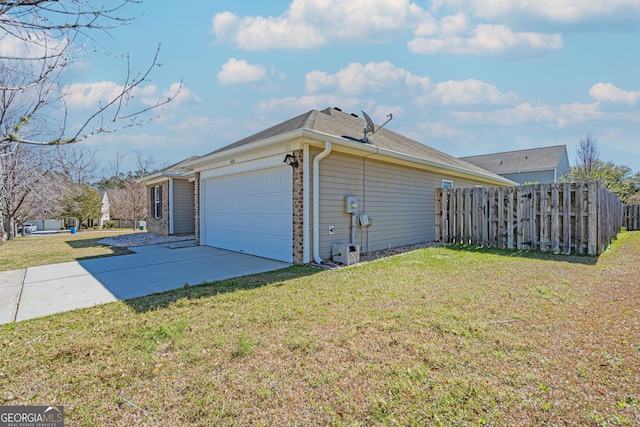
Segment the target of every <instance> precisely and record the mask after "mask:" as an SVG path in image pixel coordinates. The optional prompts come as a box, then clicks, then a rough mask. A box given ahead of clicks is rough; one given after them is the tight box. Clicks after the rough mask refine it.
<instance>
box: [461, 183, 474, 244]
mask: <svg viewBox="0 0 640 427" xmlns="http://www.w3.org/2000/svg"><path fill="white" fill-rule="evenodd" d="M463 191H464V199H463V200H464V235H463V238H464V243H465V244H469V243H471V240H472V238H473V229H472V227H471V216H472V212H473V208H472V206H473V205H472V204H471V189H470V188H465V189H464V190H463Z"/></svg>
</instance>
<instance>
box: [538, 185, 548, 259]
mask: <svg viewBox="0 0 640 427" xmlns="http://www.w3.org/2000/svg"><path fill="white" fill-rule="evenodd" d="M548 204H549V186H548V185H547V184H542V185H540V250H541V251H542V252H546V251H547V250H548V249H549V227H548V213H547V209H548Z"/></svg>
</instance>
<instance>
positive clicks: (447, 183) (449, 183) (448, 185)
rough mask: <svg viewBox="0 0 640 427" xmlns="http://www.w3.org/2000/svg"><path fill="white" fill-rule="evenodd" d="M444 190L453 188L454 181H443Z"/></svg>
mask: <svg viewBox="0 0 640 427" xmlns="http://www.w3.org/2000/svg"><path fill="white" fill-rule="evenodd" d="M442 188H453V181H451V180H450V179H443V180H442Z"/></svg>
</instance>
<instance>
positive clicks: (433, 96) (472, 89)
mask: <svg viewBox="0 0 640 427" xmlns="http://www.w3.org/2000/svg"><path fill="white" fill-rule="evenodd" d="M517 101H518V95H516V94H515V93H513V92H500V90H499V89H498V88H497V87H495V86H494V85H492V84H489V83H486V82H483V81H480V80H475V79H469V80H462V81H453V80H449V81H446V82H442V83H437V84H436V85H435V89H434V90H433V91H431V92H430V93H428V94H427V95H425V96H423V97H419V98H418V99H417V103H418V105H420V106H424V105H426V104H427V103H430V102H438V103H440V104H442V105H447V106H449V105H480V104H494V105H501V104H512V103H515V102H517Z"/></svg>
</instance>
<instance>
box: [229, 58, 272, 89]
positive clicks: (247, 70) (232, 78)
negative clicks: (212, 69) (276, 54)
mask: <svg viewBox="0 0 640 427" xmlns="http://www.w3.org/2000/svg"><path fill="white" fill-rule="evenodd" d="M266 75H267V70H266V68H265V67H264V66H262V65H260V64H257V65H253V64H249V63H248V62H247V61H245V60H244V59H236V58H231V59H229V60H228V61H227V62H226V63H225V64H224V65H222V70H220V71H219V72H218V81H219V82H220V84H221V85H225V86H226V85H234V84H243V83H255V82H258V81H260V80H263V79H264V78H265V76H266Z"/></svg>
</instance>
